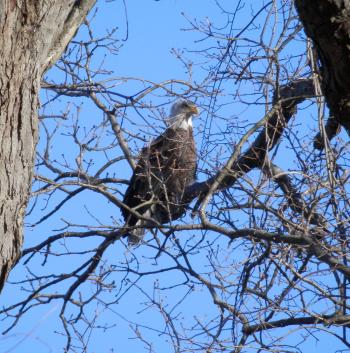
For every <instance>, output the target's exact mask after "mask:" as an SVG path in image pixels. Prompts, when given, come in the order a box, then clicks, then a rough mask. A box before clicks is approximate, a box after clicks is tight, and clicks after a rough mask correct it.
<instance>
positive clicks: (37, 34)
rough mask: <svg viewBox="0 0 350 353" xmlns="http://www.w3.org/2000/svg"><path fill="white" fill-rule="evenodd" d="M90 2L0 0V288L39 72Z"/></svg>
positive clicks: (16, 247) (24, 178)
mask: <svg viewBox="0 0 350 353" xmlns="http://www.w3.org/2000/svg"><path fill="white" fill-rule="evenodd" d="M94 3H95V1H94V0H88V1H73V0H67V1H66V0H65V1H60V2H58V1H31V0H21V1H11V0H2V1H0V29H1V34H0V40H1V43H2V45H1V48H0V56H1V62H0V77H1V80H0V97H1V98H0V99H1V104H0V105H1V110H0V120H1V129H0V136H1V146H2V147H1V156H0V170H1V172H0V183H1V188H0V205H1V207H0V230H1V234H2V236H1V240H0V289H1V288H2V287H3V285H4V283H5V280H6V278H7V275H8V273H9V271H10V269H11V268H12V266H13V264H14V263H15V262H16V261H17V259H18V257H19V255H20V251H21V247H22V243H23V239H22V238H23V235H22V228H23V216H24V213H25V208H26V206H27V201H28V196H29V189H30V185H31V181H32V176H33V174H32V173H33V172H32V171H33V167H34V156H35V146H36V142H37V131H38V119H37V109H38V91H39V88H40V80H41V76H42V74H43V72H45V70H47V69H48V68H49V67H50V66H51V65H52V64H53V63H54V62H55V61H56V60H57V59H58V58H59V57H60V56H61V54H62V52H63V50H64V49H65V47H66V46H67V44H68V42H69V41H70V40H71V38H72V36H73V35H74V33H75V31H76V29H77V28H78V27H79V25H80V24H81V22H82V21H83V20H84V18H85V16H86V14H87V12H88V11H89V10H90V8H91V7H92V6H93V4H94ZM53 24H54V25H53Z"/></svg>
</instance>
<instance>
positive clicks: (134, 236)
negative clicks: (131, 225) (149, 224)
mask: <svg viewBox="0 0 350 353" xmlns="http://www.w3.org/2000/svg"><path fill="white" fill-rule="evenodd" d="M144 223H145V222H144V221H142V220H141V219H140V220H138V221H137V222H136V224H135V226H140V228H136V229H133V230H132V231H130V232H129V234H128V243H129V245H137V244H139V243H140V242H141V240H142V239H143V237H144V235H145V233H146V231H145V228H143V227H142V225H144Z"/></svg>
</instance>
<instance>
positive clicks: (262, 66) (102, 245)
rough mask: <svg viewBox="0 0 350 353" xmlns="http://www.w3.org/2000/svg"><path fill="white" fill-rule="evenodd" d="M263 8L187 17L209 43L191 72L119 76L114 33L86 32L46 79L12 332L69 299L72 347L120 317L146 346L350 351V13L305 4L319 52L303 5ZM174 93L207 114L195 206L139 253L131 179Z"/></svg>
mask: <svg viewBox="0 0 350 353" xmlns="http://www.w3.org/2000/svg"><path fill="white" fill-rule="evenodd" d="M256 3H257V2H256V1H253V0H252V1H250V2H249V1H247V2H245V5H244V4H243V3H242V2H240V1H238V2H237V3H236V4H232V3H231V2H230V4H227V3H226V2H225V1H222V2H219V1H217V2H216V4H217V6H218V7H219V8H220V11H221V12H222V15H223V23H218V24H215V23H212V22H211V21H210V19H206V20H203V21H201V20H198V19H192V18H188V19H187V20H188V28H187V30H188V31H193V32H195V33H197V35H198V37H199V38H200V39H199V40H198V41H197V43H198V44H197V46H194V47H193V48H192V50H191V52H190V53H187V52H180V51H174V54H175V55H176V57H177V58H178V59H179V60H180V61H181V63H182V64H183V66H184V70H185V72H186V74H187V79H186V80H176V79H174V78H169V80H166V81H164V82H152V81H149V80H145V79H142V78H135V77H124V76H118V75H117V74H116V73H114V72H111V71H110V70H109V69H108V67H106V66H104V61H103V57H104V56H103V55H99V54H98V53H100V54H101V53H102V54H106V55H118V53H119V50H122V49H121V48H120V47H119V41H118V36H117V34H116V33H117V32H116V31H115V30H109V31H108V33H107V35H105V36H97V35H95V34H94V26H93V23H92V24H91V22H90V20H86V21H85V22H84V33H85V34H84V35H83V34H82V35H81V38H79V40H73V41H72V43H71V44H70V46H69V47H68V49H67V50H66V52H65V53H64V54H63V56H62V57H61V59H60V60H59V61H58V62H57V64H56V65H55V68H54V70H56V71H57V72H58V73H60V74H61V75H60V76H59V75H57V76H56V77H58V76H59V77H62V79H61V80H60V81H58V80H56V81H54V80H53V79H52V77H51V76H50V75H48V76H47V77H45V78H44V79H43V80H42V83H41V86H42V88H43V91H44V93H45V94H46V97H47V99H46V101H45V102H43V103H42V108H41V111H40V116H39V118H40V124H41V127H42V138H41V141H40V145H39V148H38V151H37V163H36V168H35V173H34V183H33V192H32V201H31V203H30V207H29V209H28V217H27V220H28V222H30V225H29V227H30V228H31V229H32V228H33V229H34V230H36V232H37V233H36V234H38V235H37V238H35V239H33V240H31V242H30V243H31V245H29V246H28V247H27V248H26V249H25V250H24V251H23V252H22V256H21V259H20V260H19V263H18V265H17V266H18V267H19V266H25V267H26V269H27V274H26V277H23V278H19V279H18V277H17V278H16V280H13V281H12V282H11V281H10V282H9V284H8V287H11V289H12V290H15V288H18V287H19V288H23V291H22V292H18V293H19V295H18V297H16V300H15V301H13V302H12V303H10V304H9V305H7V306H4V307H3V308H2V310H1V314H2V315H3V318H4V320H5V322H6V323H7V325H8V326H7V328H6V330H5V333H7V332H9V331H10V330H11V329H14V328H15V327H16V325H18V324H19V323H20V322H21V319H23V318H24V317H25V315H27V313H28V312H31V311H33V310H35V308H36V307H38V306H43V305H47V304H52V303H58V304H57V305H59V308H60V310H59V318H60V321H61V331H60V333H62V336H63V337H65V351H67V352H68V351H76V352H88V351H89V346H90V345H92V346H93V342H91V341H92V340H91V335H93V333H94V332H95V331H98V330H99V329H102V330H108V329H109V330H111V331H113V330H114V324H116V323H118V324H119V323H120V322H124V323H126V325H128V326H129V328H130V331H131V333H130V335H131V336H132V337H133V338H135V339H136V340H137V341H138V342H139V349H140V350H141V349H143V350H144V351H147V352H157V351H165V349H164V347H167V350H168V351H173V352H194V351H200V352H253V351H258V352H296V351H298V352H302V351H308V352H310V347H309V346H307V344H308V342H307V341H310V340H314V339H315V340H318V339H320V340H322V339H323V337H327V338H326V339H327V340H328V339H329V337H332V338H335V339H336V340H337V342H338V343H337V344H338V345H339V347H342V348H344V349H349V348H350V341H349V338H348V335H349V333H348V327H349V322H350V315H349V311H348V310H349V304H348V292H347V290H348V288H349V279H350V267H349V265H348V262H349V255H348V252H349V251H348V249H349V245H350V244H349V240H348V228H349V227H348V225H349V197H348V193H349V187H348V185H347V184H348V178H349V158H348V156H349V150H348V149H349V145H348V137H347V136H346V135H345V134H343V135H342V134H340V135H339V136H338V138H337V139H335V135H336V132H339V131H338V130H339V125H342V126H344V127H345V128H348V126H347V124H348V123H347V122H346V109H345V108H346V101H347V93H346V92H347V91H346V87H347V77H348V75H347V74H346V72H347V70H348V69H349V68H348V65H347V61H346V60H348V57H347V50H348V47H347V45H346V43H347V42H348V40H349V39H348V38H350V37H349V36H347V34H346V33H347V32H346V33H345V32H344V33H343V32H342V30H346V29H347V21H348V20H347V12H346V11H347V9H348V7H347V6H346V4H345V3H346V2H339V1H317V2H316V1H309V2H302V1H296V5H297V10H298V13H300V17H301V19H302V22H303V24H304V26H305V28H306V32H307V34H308V35H309V36H310V37H311V38H312V40H313V41H314V42H312V41H311V40H310V39H308V38H307V37H306V35H305V34H304V32H303V26H302V24H301V23H300V22H299V18H298V13H297V12H296V10H295V8H294V7H293V4H292V3H291V2H288V1H283V0H273V1H266V2H265V1H263V2H260V8H256ZM253 5H255V6H253ZM316 10H317V11H319V12H320V13H319V14H318V16H315V13H316ZM312 11H314V12H313V16H311V14H312ZM337 11H338V12H337ZM247 13H250V16H249V18H248V16H247ZM317 13H318V12H317ZM325 14H328V15H327V16H328V17H326V19H327V21H328V19H329V21H328V22H327V21H326V20H325V19H324V17H322V16H326V15H325ZM329 14H332V17H331V18H330V17H329ZM318 20H320V21H319V22H317V21H318ZM91 21H92V20H91ZM322 25H324V26H325V27H324V28H323V27H322ZM337 25H338V26H340V29H339V28H338V29H337V28H335V26H337ZM332 34H333V36H334V35H335V36H336V37H335V38H336V39H337V40H338V39H339V38H340V37H339V36H341V35H343V37H341V38H340V39H339V40H338V41H335V40H333V39H334V38H333V37H331V36H332ZM326 35H327V36H328V35H329V37H322V36H326ZM319 36H321V37H319ZM329 38H332V39H329ZM344 43H345V44H344ZM327 45H328V46H327ZM335 54H337V55H338V54H339V55H338V56H336V55H335ZM332 55H333V56H332ZM196 63H199V65H198V66H197V65H196ZM349 67H350V66H349ZM196 69H197V70H203V71H202V75H201V80H195V79H194V78H193V77H194V74H195V72H194V70H196ZM332 70H334V71H332ZM330 72H334V74H333V73H332V74H330ZM124 84H128V85H131V86H128V87H132V91H131V92H130V93H129V94H125V89H123V85H124ZM344 87H345V88H344ZM129 89H130V88H129ZM336 90H339V91H336ZM122 92H123V93H122ZM323 92H324V93H323ZM178 98H185V99H189V100H191V101H195V102H196V104H197V105H199V106H200V107H201V110H202V115H201V118H200V122H199V123H197V131H199V132H198V133H197V136H196V139H197V147H198V182H196V183H194V184H193V185H191V186H189V187H188V188H187V189H186V193H185V202H186V206H187V207H186V208H185V209H183V212H179V214H177V215H176V217H173V219H172V220H171V222H168V223H166V224H158V225H157V222H154V224H152V225H151V226H149V229H148V235H147V236H146V238H145V239H144V242H143V243H142V244H140V245H139V246H137V247H133V246H128V244H127V241H126V239H125V238H124V237H123V236H124V235H125V234H126V232H127V231H128V230H129V229H128V226H127V225H125V224H124V222H123V220H122V217H121V214H120V209H121V208H122V207H125V205H123V203H122V200H123V194H124V192H125V189H126V185H127V184H128V178H127V177H126V174H125V170H129V171H130V173H129V174H128V175H130V174H131V171H132V169H133V168H134V166H135V161H136V159H137V155H138V151H139V150H140V148H141V147H142V146H144V145H145V144H147V143H149V142H150V141H151V140H152V139H153V138H154V137H155V136H157V135H159V134H160V133H161V132H162V131H163V130H164V128H165V126H164V125H165V124H164V118H165V117H166V115H167V110H168V107H169V106H170V103H172V102H173V101H174V100H176V99H178ZM325 99H326V101H325ZM326 102H327V103H328V106H329V110H328V109H327V107H326ZM298 108H301V109H299V111H298V110H297V109H298ZM328 115H331V118H329V119H328V121H327V122H325V120H326V119H325V117H327V116H328ZM91 116H93V118H92V117H91ZM332 138H334V140H333V141H329V140H330V139H332ZM343 139H344V140H343ZM58 143H60V144H61V145H64V146H65V149H66V150H68V151H69V152H67V153H66V152H65V151H63V152H62V151H61V150H59V151H58V150H57V149H56V148H55V146H56V145H57V144H58ZM314 145H315V147H316V149H315V148H314ZM82 195H83V196H82ZM91 195H92V196H91ZM73 211H74V212H73ZM135 215H136V216H137V212H136V211H135ZM48 222H50V224H52V226H51V228H52V229H53V230H52V233H50V234H47V229H45V228H41V226H42V225H43V224H45V223H48ZM43 229H44V231H43ZM66 258H68V259H70V261H65V260H64V259H66ZM40 265H41V266H40ZM199 298H200V299H199ZM130 302H132V306H130ZM198 302H200V304H201V305H198ZM121 306H127V307H128V308H127V315H123V314H120V313H119V310H121V309H120V307H121ZM107 313H108V314H110V313H113V314H114V316H113V315H112V316H108V321H107V324H106V323H104V322H105V321H104V320H102V319H101V317H100V316H101V315H102V314H106V315H107ZM136 313H138V315H136ZM156 316H157V318H158V319H159V321H157V322H156V320H155V322H152V320H151V319H150V318H155V317H156ZM155 339H156V341H155ZM159 342H162V343H161V344H162V345H161V346H160V347H161V348H159V347H158V344H160V343H159ZM93 349H94V348H92V349H91V351H92V350H93ZM99 349H101V347H100V348H99ZM106 349H107V348H106Z"/></svg>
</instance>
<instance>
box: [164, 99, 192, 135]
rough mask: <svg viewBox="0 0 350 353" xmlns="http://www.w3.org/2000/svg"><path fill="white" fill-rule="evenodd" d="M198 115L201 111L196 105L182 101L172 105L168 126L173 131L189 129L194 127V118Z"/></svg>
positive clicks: (167, 121)
mask: <svg viewBox="0 0 350 353" xmlns="http://www.w3.org/2000/svg"><path fill="white" fill-rule="evenodd" d="M198 114H199V110H198V108H197V106H196V105H195V104H194V103H192V102H189V101H186V100H184V99H182V100H179V101H177V102H175V103H174V104H173V105H172V107H171V109H170V116H169V118H168V119H167V120H166V124H167V126H168V127H171V128H173V129H177V128H180V129H188V128H189V127H192V116H193V115H198Z"/></svg>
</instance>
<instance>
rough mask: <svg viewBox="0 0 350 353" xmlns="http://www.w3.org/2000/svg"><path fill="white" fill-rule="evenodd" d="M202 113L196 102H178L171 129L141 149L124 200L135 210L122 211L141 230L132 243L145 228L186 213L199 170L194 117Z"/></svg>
mask: <svg viewBox="0 0 350 353" xmlns="http://www.w3.org/2000/svg"><path fill="white" fill-rule="evenodd" d="M198 112H199V111H198V108H197V107H196V105H194V104H193V103H191V102H189V101H185V100H180V101H177V102H176V103H174V104H173V106H172V107H171V110H170V117H169V118H168V119H167V126H168V127H167V129H166V130H165V131H164V133H163V134H162V135H160V136H158V137H157V138H156V139H155V140H153V141H152V142H151V143H150V144H149V145H148V146H146V147H144V148H143V149H142V150H141V152H140V155H139V159H138V162H137V165H136V168H135V170H134V173H133V175H132V177H131V180H130V183H129V187H128V188H127V190H126V193H125V196H124V201H123V203H124V204H125V205H126V206H128V207H129V208H130V209H132V211H134V213H133V212H132V211H129V210H128V209H126V208H123V209H122V214H123V216H124V219H125V222H126V224H127V225H128V226H138V227H139V228H137V229H134V230H132V231H131V232H129V234H128V237H129V243H131V244H136V243H138V242H139V241H140V240H141V239H142V237H143V235H144V233H145V228H144V227H147V226H152V225H155V224H156V223H160V224H163V223H167V222H169V221H171V220H172V219H176V218H178V217H180V216H181V214H182V213H183V211H184V208H185V207H186V205H185V204H183V202H182V198H183V194H184V191H185V188H186V187H187V186H188V185H190V184H192V183H193V181H194V179H195V174H196V169H197V157H196V147H195V143H194V138H193V131H192V116H193V115H197V114H198ZM136 212H137V213H138V214H139V215H140V216H142V217H139V216H138V215H137V214H136ZM152 220H153V222H152Z"/></svg>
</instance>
